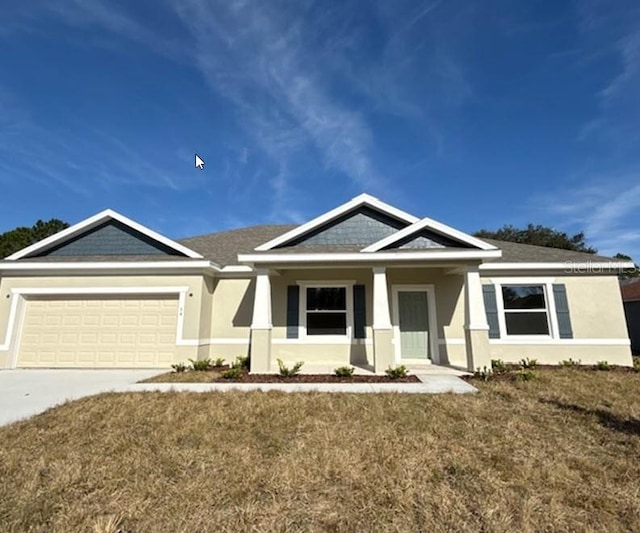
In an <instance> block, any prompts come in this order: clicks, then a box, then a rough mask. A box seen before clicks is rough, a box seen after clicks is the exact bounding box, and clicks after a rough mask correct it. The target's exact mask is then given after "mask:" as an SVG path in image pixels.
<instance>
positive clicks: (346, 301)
mask: <svg viewBox="0 0 640 533" xmlns="http://www.w3.org/2000/svg"><path fill="white" fill-rule="evenodd" d="M264 266H265V268H258V269H257V273H256V282H255V292H254V301H253V317H252V324H251V345H250V353H251V371H252V372H255V373H265V372H276V371H277V369H278V366H277V360H278V359H282V360H283V361H284V362H285V364H287V365H289V364H292V363H294V362H295V361H303V362H304V366H303V372H305V373H331V372H333V370H334V369H335V368H336V367H337V366H343V365H351V366H354V367H355V368H356V372H358V373H366V372H372V373H375V374H383V373H384V371H385V370H386V369H387V368H389V367H396V366H398V365H404V366H407V367H408V368H410V370H411V371H412V373H415V374H418V373H421V374H425V375H429V374H450V375H451V374H453V375H456V373H458V372H462V371H463V370H460V369H466V370H474V369H476V368H478V367H483V366H485V365H486V366H488V365H489V364H490V357H489V342H488V329H489V328H488V325H487V319H486V315H485V309H484V300H483V293H482V285H481V283H480V274H479V268H478V264H476V263H474V264H462V265H461V264H459V263H458V264H424V265H415V264H412V265H402V264H400V265H398V264H396V265H388V266H379V265H372V266H370V267H363V266H362V265H361V264H360V265H353V266H347V265H345V266H342V267H340V268H337V267H336V266H334V265H326V266H325V265H322V266H316V265H314V267H313V268H301V267H300V266H295V267H292V266H289V267H284V266H283V265H268V267H267V265H264Z"/></svg>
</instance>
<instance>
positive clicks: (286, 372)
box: [278, 359, 304, 378]
mask: <svg viewBox="0 0 640 533" xmlns="http://www.w3.org/2000/svg"><path fill="white" fill-rule="evenodd" d="M302 365H304V362H303V361H298V362H297V363H295V364H294V365H293V366H292V367H291V368H289V367H288V366H286V365H285V364H284V362H283V361H282V359H278V369H279V372H280V375H281V376H282V377H283V378H290V377H293V376H295V375H296V374H298V373H299V372H300V369H301V368H302Z"/></svg>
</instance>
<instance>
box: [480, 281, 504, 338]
mask: <svg viewBox="0 0 640 533" xmlns="http://www.w3.org/2000/svg"><path fill="white" fill-rule="evenodd" d="M482 297H483V298H484V311H485V313H486V314H487V323H488V324H489V338H490V339H499V338H500V322H498V305H497V304H496V288H495V287H494V286H493V285H483V286H482Z"/></svg>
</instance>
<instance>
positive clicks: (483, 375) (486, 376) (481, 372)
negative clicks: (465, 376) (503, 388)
mask: <svg viewBox="0 0 640 533" xmlns="http://www.w3.org/2000/svg"><path fill="white" fill-rule="evenodd" d="M473 377H475V378H478V379H481V380H482V381H489V380H490V379H491V378H492V377H493V370H492V369H491V368H488V367H486V366H483V367H482V368H480V367H478V368H476V371H475V372H474V373H473Z"/></svg>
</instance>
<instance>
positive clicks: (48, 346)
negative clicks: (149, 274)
mask: <svg viewBox="0 0 640 533" xmlns="http://www.w3.org/2000/svg"><path fill="white" fill-rule="evenodd" d="M23 316H24V318H23V321H22V328H21V330H22V331H21V335H20V340H19V344H18V357H17V366H19V367H62V368H64V367H68V368H72V367H73V368H145V367H146V368H155V367H167V366H169V365H170V364H171V363H173V362H174V356H175V352H176V330H177V321H178V297H177V295H175V294H172V295H155V294H154V295H136V296H129V295H127V296H123V295H113V296H109V295H96V296H87V295H81V296H69V295H64V296H60V295H57V296H37V297H30V298H28V299H26V300H25V308H24V315H23Z"/></svg>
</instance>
